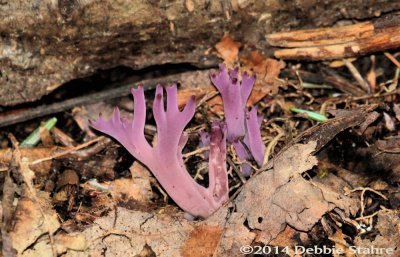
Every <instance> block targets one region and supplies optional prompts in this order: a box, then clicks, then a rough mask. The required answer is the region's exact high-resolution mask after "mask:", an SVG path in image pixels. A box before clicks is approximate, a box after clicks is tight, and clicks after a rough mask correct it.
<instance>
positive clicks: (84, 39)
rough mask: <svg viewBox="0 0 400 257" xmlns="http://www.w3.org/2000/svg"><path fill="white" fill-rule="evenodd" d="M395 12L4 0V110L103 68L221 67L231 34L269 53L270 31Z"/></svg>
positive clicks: (330, 0)
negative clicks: (222, 44) (220, 50)
mask: <svg viewBox="0 0 400 257" xmlns="http://www.w3.org/2000/svg"><path fill="white" fill-rule="evenodd" d="M366 7H368V8H366ZM395 10H400V3H399V2H397V1H384V0H356V1H343V0H327V1H319V0H304V1H278V0H268V1H255V0H231V1H229V0H220V1H209V0H185V1H177V0H171V1H167V0H162V1H157V0H149V1H139V0H130V1H129V0H115V1H114V0H14V1H7V0H3V1H0V96H1V97H0V105H3V106H6V105H15V104H19V103H24V102H31V101H35V100H37V99H40V98H41V97H42V96H44V95H47V94H49V93H50V92H52V91H53V90H54V89H56V88H57V87H59V86H61V85H62V84H63V83H65V82H68V81H70V80H72V79H75V78H79V77H85V76H89V75H91V74H93V73H94V72H96V71H97V70H98V69H109V68H113V67H117V66H120V65H124V66H128V67H132V68H133V69H141V68H144V67H148V66H152V65H160V64H166V63H189V64H193V65H196V66H199V67H205V66H210V65H215V64H216V63H217V62H218V57H217V53H216V51H215V50H214V48H213V46H214V45H215V44H216V43H217V42H218V41H219V40H220V39H221V38H222V37H223V35H224V34H229V35H230V36H231V37H232V38H233V39H234V40H236V41H237V42H240V44H241V45H242V49H243V50H244V51H251V50H256V49H257V50H260V51H262V52H264V53H265V54H268V50H267V49H269V45H268V43H267V41H266V38H265V36H266V35H267V34H269V33H271V32H275V31H282V30H288V29H299V28H313V27H320V26H330V25H332V24H334V23H335V22H337V21H339V20H343V19H365V18H369V17H374V16H379V15H380V13H385V12H391V11H395Z"/></svg>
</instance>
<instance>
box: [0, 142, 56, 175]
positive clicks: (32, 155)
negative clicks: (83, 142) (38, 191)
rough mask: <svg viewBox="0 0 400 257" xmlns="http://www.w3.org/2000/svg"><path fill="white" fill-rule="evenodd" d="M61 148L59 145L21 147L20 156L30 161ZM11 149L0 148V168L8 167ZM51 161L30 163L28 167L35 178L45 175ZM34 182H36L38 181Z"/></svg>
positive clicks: (49, 154) (51, 153)
mask: <svg viewBox="0 0 400 257" xmlns="http://www.w3.org/2000/svg"><path fill="white" fill-rule="evenodd" d="M59 150H62V148H59V147H35V148H21V149H20V151H21V155H22V157H26V158H28V159H29V160H30V161H33V160H36V159H40V158H43V156H51V155H53V154H55V153H56V152H57V151H59ZM11 157H12V149H11V148H7V149H0V169H1V168H2V167H4V168H5V167H8V165H9V163H10V162H11ZM50 167H51V161H44V162H41V163H38V164H35V165H31V166H30V168H31V169H32V170H33V171H34V172H35V175H36V179H41V178H42V177H46V176H47V174H48V173H49V171H50ZM38 182H39V181H38ZM38 182H36V183H38Z"/></svg>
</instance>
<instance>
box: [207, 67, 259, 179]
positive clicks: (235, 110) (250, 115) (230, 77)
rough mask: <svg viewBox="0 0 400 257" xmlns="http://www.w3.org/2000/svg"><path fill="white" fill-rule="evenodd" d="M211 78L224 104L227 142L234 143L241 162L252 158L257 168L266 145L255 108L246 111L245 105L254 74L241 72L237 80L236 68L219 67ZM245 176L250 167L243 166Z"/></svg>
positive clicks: (253, 81) (211, 74)
mask: <svg viewBox="0 0 400 257" xmlns="http://www.w3.org/2000/svg"><path fill="white" fill-rule="evenodd" d="M210 78H211V81H212V82H213V84H214V85H215V87H216V88H217V89H218V91H219V92H220V94H221V98H222V102H223V104H224V112H225V120H226V124H227V129H228V136H227V138H228V141H229V142H230V143H232V144H233V146H234V148H235V150H236V152H237V154H238V156H239V158H240V159H241V160H250V159H254V160H255V161H256V163H257V165H258V166H259V167H261V166H262V164H263V160H264V153H265V146H264V143H263V142H262V139H261V132H260V126H261V121H262V120H261V121H260V122H259V120H258V118H257V109H256V108H255V107H252V108H251V110H250V111H247V110H246V102H247V100H248V98H249V96H250V93H251V91H252V89H253V86H254V83H255V79H256V77H255V75H254V74H253V75H252V76H249V75H247V73H246V72H243V73H241V80H239V70H238V68H236V69H234V70H230V69H228V71H227V69H226V67H225V65H224V64H221V65H220V66H219V72H216V73H215V72H212V73H210ZM242 168H243V173H244V175H245V176H248V175H250V168H251V167H250V166H249V165H248V164H246V163H244V164H243V165H242Z"/></svg>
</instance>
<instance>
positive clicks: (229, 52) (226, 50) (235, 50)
mask: <svg viewBox="0 0 400 257" xmlns="http://www.w3.org/2000/svg"><path fill="white" fill-rule="evenodd" d="M239 47H240V44H239V43H237V42H235V41H234V40H233V39H232V38H231V37H230V36H229V35H225V36H223V37H222V39H221V41H219V42H218V43H217V44H216V45H215V48H216V49H217V51H218V53H219V55H220V56H221V57H222V59H223V60H224V61H225V63H226V64H227V65H228V67H231V66H233V65H234V63H235V61H236V60H237V58H238V54H239Z"/></svg>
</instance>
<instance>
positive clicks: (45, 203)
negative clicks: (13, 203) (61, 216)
mask: <svg viewBox="0 0 400 257" xmlns="http://www.w3.org/2000/svg"><path fill="white" fill-rule="evenodd" d="M36 197H37V198H36V199H37V200H38V201H39V202H35V201H34V200H33V199H31V198H29V197H21V198H20V199H19V200H18V205H17V209H16V213H15V226H14V228H13V230H12V231H11V232H10V237H11V240H12V245H13V248H14V249H15V250H16V251H17V253H18V254H21V253H22V252H24V250H26V249H27V248H28V247H29V246H30V245H32V244H33V243H34V242H35V241H36V240H37V239H38V238H39V237H40V236H42V235H44V234H47V233H54V232H55V231H56V230H57V229H58V228H59V227H60V223H59V221H58V216H57V214H56V212H55V211H54V210H53V208H52V206H51V205H50V203H51V200H50V197H49V195H48V194H47V193H44V192H38V193H37V196H36Z"/></svg>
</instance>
